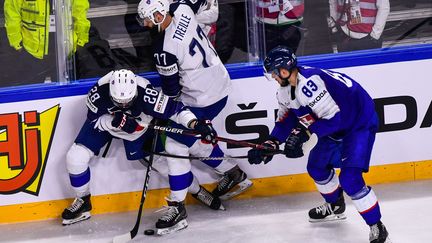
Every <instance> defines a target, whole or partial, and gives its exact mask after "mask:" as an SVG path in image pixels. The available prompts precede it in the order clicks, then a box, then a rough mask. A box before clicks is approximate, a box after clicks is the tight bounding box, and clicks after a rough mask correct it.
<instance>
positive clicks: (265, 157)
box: [248, 139, 279, 165]
mask: <svg viewBox="0 0 432 243" xmlns="http://www.w3.org/2000/svg"><path fill="white" fill-rule="evenodd" d="M261 145H262V146H264V147H265V148H268V149H269V150H279V144H278V142H277V141H276V140H274V139H269V140H267V141H265V142H264V143H262V144H261ZM269 150H266V149H256V148H254V149H251V150H249V151H248V161H249V164H251V165H253V164H260V163H261V162H263V161H264V164H267V163H268V162H269V161H270V160H272V159H273V154H271V153H269Z"/></svg>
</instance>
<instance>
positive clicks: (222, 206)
mask: <svg viewBox="0 0 432 243" xmlns="http://www.w3.org/2000/svg"><path fill="white" fill-rule="evenodd" d="M218 210H222V211H225V210H226V208H225V207H224V205H222V204H221V205H220V206H219V209H218Z"/></svg>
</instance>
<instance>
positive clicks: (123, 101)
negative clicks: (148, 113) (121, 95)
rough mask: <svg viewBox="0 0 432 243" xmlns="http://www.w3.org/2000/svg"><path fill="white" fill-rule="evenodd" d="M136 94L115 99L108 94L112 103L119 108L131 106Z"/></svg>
mask: <svg viewBox="0 0 432 243" xmlns="http://www.w3.org/2000/svg"><path fill="white" fill-rule="evenodd" d="M137 95H138V93H137V94H135V96H133V97H130V98H127V99H117V98H115V97H113V96H110V97H111V101H112V102H113V104H114V105H115V106H117V107H118V108H121V109H127V108H129V107H131V106H132V104H133V103H134V101H135V99H136V97H137Z"/></svg>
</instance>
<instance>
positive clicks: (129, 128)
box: [111, 112, 140, 133]
mask: <svg viewBox="0 0 432 243" xmlns="http://www.w3.org/2000/svg"><path fill="white" fill-rule="evenodd" d="M111 125H112V126H113V127H116V128H118V129H121V130H123V131H125V132H127V133H134V132H135V131H137V130H139V129H138V128H139V127H140V126H139V125H138V123H137V122H136V121H135V118H133V117H129V116H128V115H126V114H124V113H122V112H116V113H114V118H113V120H112V122H111Z"/></svg>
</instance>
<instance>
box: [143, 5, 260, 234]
mask: <svg viewBox="0 0 432 243" xmlns="http://www.w3.org/2000/svg"><path fill="white" fill-rule="evenodd" d="M205 4H207V3H206V1H205V0H197V1H189V0H181V1H178V2H175V3H173V4H171V6H170V4H169V2H168V0H142V1H141V2H140V3H139V5H138V14H139V16H140V18H141V21H142V23H143V24H144V26H146V27H147V28H150V29H152V28H157V29H158V31H159V36H158V38H157V39H156V40H154V42H153V43H154V46H153V51H154V55H153V56H154V62H155V65H156V69H157V71H158V73H159V75H160V77H161V79H162V90H163V93H164V94H166V95H168V96H170V97H176V98H178V99H179V100H181V101H182V102H183V103H184V104H185V105H186V106H188V108H189V109H190V110H191V111H192V112H193V113H194V114H195V115H196V116H197V117H198V119H205V120H213V119H214V118H215V117H216V116H217V115H218V114H219V113H220V111H221V110H222V109H223V108H224V107H225V104H226V102H227V99H228V93H229V91H230V90H231V80H230V77H229V75H228V72H227V70H226V68H225V67H224V65H223V64H222V62H221V61H220V59H219V57H218V56H217V54H216V51H215V50H214V48H213V46H212V45H211V43H210V42H209V40H208V39H207V37H206V35H205V33H203V30H202V29H201V28H200V27H199V25H198V23H197V20H196V17H195V14H196V13H197V11H198V9H199V8H200V7H202V6H204V5H205ZM173 126H174V127H180V128H183V126H182V125H181V124H180V125H179V124H174V125H173ZM168 136H169V137H168V138H167V140H166V144H165V149H166V151H167V152H168V153H171V154H178V155H184V156H188V155H189V154H191V155H193V156H204V157H205V156H211V157H221V156H223V155H224V154H223V152H222V150H221V149H220V148H219V146H218V145H217V144H216V141H213V142H212V143H211V144H206V143H203V142H202V141H200V140H196V139H195V138H191V137H185V136H176V135H173V134H169V135H168ZM203 162H204V163H206V164H207V165H209V166H210V167H212V168H214V169H215V170H216V171H217V172H219V173H221V174H223V176H222V178H221V180H220V181H219V183H218V185H217V187H216V188H215V189H214V190H213V191H212V193H213V194H214V195H216V196H219V197H221V198H228V197H230V196H232V195H235V194H238V193H239V192H241V191H243V190H245V189H246V188H247V187H249V186H251V185H252V182H251V181H250V180H248V179H247V175H246V173H245V172H243V171H242V170H241V169H240V168H239V167H238V165H236V164H235V163H234V162H233V161H228V160H205V161H203ZM168 167H169V170H170V172H171V173H170V189H171V193H170V197H169V199H168V200H167V201H168V205H169V210H168V211H167V213H166V215H164V216H162V217H161V218H160V219H159V221H158V222H157V223H156V228H158V229H165V228H170V229H169V230H166V231H163V232H168V233H170V232H173V231H176V230H179V229H182V228H185V227H186V226H187V224H182V225H180V224H179V222H180V219H182V218H186V211H185V209H184V205H183V201H184V199H185V196H186V189H187V188H188V186H189V185H190V183H191V181H192V179H191V172H190V170H191V164H190V161H189V160H187V159H183V160H173V159H171V158H168Z"/></svg>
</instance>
